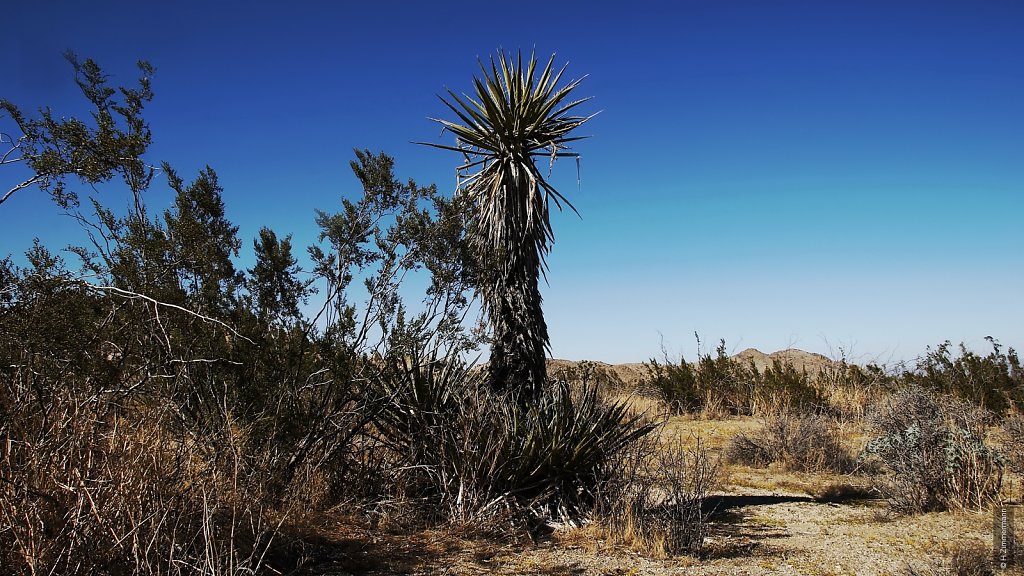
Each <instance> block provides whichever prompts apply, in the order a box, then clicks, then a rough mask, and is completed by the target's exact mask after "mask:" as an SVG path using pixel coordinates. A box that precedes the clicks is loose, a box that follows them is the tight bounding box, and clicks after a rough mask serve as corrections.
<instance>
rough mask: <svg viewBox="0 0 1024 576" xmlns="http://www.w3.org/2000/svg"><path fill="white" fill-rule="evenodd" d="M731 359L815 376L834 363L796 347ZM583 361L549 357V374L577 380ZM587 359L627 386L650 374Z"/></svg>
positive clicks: (754, 351)
mask: <svg viewBox="0 0 1024 576" xmlns="http://www.w3.org/2000/svg"><path fill="white" fill-rule="evenodd" d="M732 358H733V359H734V360H738V361H740V362H742V363H743V364H744V365H746V364H748V363H750V362H753V363H754V366H755V367H757V369H758V370H760V371H764V369H765V368H766V367H768V366H771V365H772V362H773V361H774V360H779V361H781V362H782V363H783V364H785V363H787V362H789V363H791V364H792V365H793V366H794V367H795V368H796V369H797V370H806V371H807V373H808V374H811V375H816V374H817V373H818V371H819V370H821V369H822V368H824V367H826V366H830V365H832V364H833V362H832V360H830V359H829V358H828V357H827V356H823V355H821V354H817V353H814V352H805V351H803V350H798V349H796V348H788V349H786V350H779V351H778V352H772V353H771V354H765V353H764V352H761V351H760V350H758V349H756V348H747V349H746V350H744V351H742V352H739V353H738V354H735V355H733V356H732ZM583 362H584V361H577V360H559V359H551V360H548V375H549V376H551V377H552V378H558V379H562V378H570V379H575V377H570V376H569V374H570V371H572V372H576V371H577V370H578V369H579V368H580V364H582V363H583ZM587 362H589V364H590V366H591V367H593V368H594V369H596V370H598V371H601V372H604V373H605V374H608V375H610V376H611V377H612V378H613V379H616V380H619V381H620V382H621V383H622V384H625V385H626V386H635V385H636V384H637V383H639V382H640V380H641V379H642V378H643V377H644V376H645V375H646V374H647V370H646V369H645V368H644V365H643V364H637V363H632V364H607V363H605V362H598V361H587Z"/></svg>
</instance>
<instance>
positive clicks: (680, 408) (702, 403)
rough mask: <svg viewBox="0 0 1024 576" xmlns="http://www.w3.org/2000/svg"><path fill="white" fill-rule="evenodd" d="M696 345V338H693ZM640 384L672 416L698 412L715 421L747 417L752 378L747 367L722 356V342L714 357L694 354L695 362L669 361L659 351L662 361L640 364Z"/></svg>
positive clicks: (751, 391)
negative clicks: (641, 368) (662, 404)
mask: <svg viewBox="0 0 1024 576" xmlns="http://www.w3.org/2000/svg"><path fill="white" fill-rule="evenodd" d="M697 342H698V346H699V343H700V339H699V338H698V339H697ZM644 367H645V369H646V372H647V376H646V377H645V378H644V380H643V385H644V386H645V387H646V388H648V389H649V390H652V391H653V392H654V393H655V394H657V395H658V397H659V398H660V399H661V400H662V402H664V403H665V405H666V406H667V407H668V408H669V410H671V411H672V412H673V413H676V414H684V413H702V414H704V415H705V416H707V417H710V418H715V417H720V416H725V415H728V414H748V413H749V412H750V405H751V398H752V397H753V390H754V388H753V378H752V375H751V373H750V370H749V368H748V367H747V366H745V365H744V364H742V363H741V362H738V361H736V360H733V359H732V358H730V357H729V355H728V354H727V353H726V348H725V340H721V341H719V345H718V347H717V348H716V349H715V354H714V355H713V356H712V355H711V354H710V353H705V354H700V355H698V359H697V362H696V363H690V362H687V361H686V359H685V358H683V357H680V358H679V360H678V361H673V360H672V359H670V358H669V357H668V353H667V352H666V351H665V350H662V361H661V362H658V361H657V360H656V359H653V358H652V359H651V361H650V362H647V363H645V364H644Z"/></svg>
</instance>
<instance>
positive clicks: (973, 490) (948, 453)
mask: <svg viewBox="0 0 1024 576" xmlns="http://www.w3.org/2000/svg"><path fill="white" fill-rule="evenodd" d="M990 422H991V413H989V412H987V411H985V410H983V409H980V408H978V407H976V406H973V405H972V404H970V403H968V402H966V401H964V400H959V399H956V398H952V397H950V396H947V395H940V394H937V393H934V392H930V391H928V390H924V389H922V388H918V387H911V388H907V389H905V390H902V391H900V392H898V393H896V394H894V395H893V396H892V397H891V398H889V399H888V400H885V401H883V402H881V403H879V404H878V405H876V406H875V407H874V408H873V409H872V410H871V412H870V413H869V415H868V419H867V423H868V428H869V430H870V432H871V433H872V435H873V436H874V438H873V439H872V440H871V441H869V442H868V444H867V447H866V448H865V452H864V457H868V456H872V455H873V456H876V457H878V458H879V459H880V460H881V461H882V463H883V464H884V465H885V466H886V467H887V468H888V469H889V471H890V473H891V475H892V477H891V481H890V483H889V485H888V487H887V488H886V492H887V496H888V498H889V501H890V503H891V505H892V507H893V508H894V509H895V510H897V511H901V512H926V511H932V510H946V509H950V508H981V507H984V506H985V505H987V504H988V503H989V502H990V501H991V500H992V498H993V497H995V496H996V495H997V494H998V492H999V488H1000V486H1001V483H1002V473H1003V460H1002V457H1001V456H1000V455H999V454H998V453H996V452H995V451H994V450H993V449H992V448H990V447H989V446H988V445H986V443H985V441H984V438H985V428H986V426H987V425H988V424H989V423H990Z"/></svg>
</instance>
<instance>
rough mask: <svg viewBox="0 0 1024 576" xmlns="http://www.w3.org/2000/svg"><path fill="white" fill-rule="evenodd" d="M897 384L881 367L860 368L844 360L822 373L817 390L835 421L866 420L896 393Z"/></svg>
mask: <svg viewBox="0 0 1024 576" xmlns="http://www.w3.org/2000/svg"><path fill="white" fill-rule="evenodd" d="M895 380H896V378H895V376H893V375H892V374H890V373H889V372H887V370H886V369H885V368H884V367H882V366H879V365H878V364H868V365H866V366H859V365H857V364H851V363H848V362H847V361H846V359H845V358H843V359H840V360H839V361H837V362H834V363H832V364H830V365H827V366H825V367H823V368H822V369H821V370H819V372H818V375H817V377H816V382H815V386H816V388H817V389H818V391H819V394H820V396H821V398H822V400H823V401H824V403H825V404H827V405H828V407H829V410H830V411H831V412H832V413H833V414H835V415H836V417H838V418H841V419H843V420H863V419H864V416H865V414H866V413H867V411H868V408H869V407H870V406H871V405H873V404H875V403H877V402H879V401H880V400H881V399H882V397H883V396H884V395H885V394H888V393H890V392H891V391H892V390H893V387H894V385H895Z"/></svg>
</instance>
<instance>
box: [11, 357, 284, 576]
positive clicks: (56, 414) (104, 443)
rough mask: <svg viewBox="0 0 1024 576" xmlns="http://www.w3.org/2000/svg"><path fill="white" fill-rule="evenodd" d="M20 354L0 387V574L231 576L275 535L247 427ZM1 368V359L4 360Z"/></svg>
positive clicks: (250, 564) (258, 556) (256, 561)
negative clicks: (188, 420) (210, 423)
mask: <svg viewBox="0 0 1024 576" xmlns="http://www.w3.org/2000/svg"><path fill="white" fill-rule="evenodd" d="M15 358H16V359H20V362H17V363H15V364H13V365H10V366H9V368H8V369H5V370H4V371H3V374H2V382H0V412H2V414H3V418H0V445H3V446H4V447H5V449H4V454H3V458H2V460H0V525H3V526H4V528H3V530H0V574H22V573H30V574H38V573H47V574H125V573H135V574H185V573H187V574H195V573H199V574H215V573H216V574H221V573H227V574H233V573H241V572H245V571H251V570H257V569H260V568H261V567H262V566H264V564H265V563H264V556H265V554H266V553H267V551H268V549H269V547H270V546H271V544H272V543H273V540H274V538H275V537H276V535H277V528H278V527H279V524H278V523H277V521H276V520H275V517H276V513H275V511H274V510H271V509H270V508H269V507H267V506H266V504H265V503H266V502H268V501H270V500H271V499H269V498H267V495H266V494H265V493H264V492H263V488H262V486H263V482H262V480H263V478H262V476H261V475H260V473H259V470H258V469H254V468H253V467H252V466H250V465H249V463H248V462H247V459H248V457H249V456H251V454H250V452H249V450H248V449H247V433H248V431H247V429H246V427H245V426H239V425H238V423H237V422H234V421H232V419H231V418H230V417H229V416H227V415H225V416H226V417H225V418H224V419H223V420H222V421H221V426H220V427H219V428H218V429H216V430H214V429H210V428H208V429H206V433H200V432H199V431H198V430H194V429H191V430H190V429H187V428H183V427H182V426H181V420H180V416H179V414H180V413H179V411H178V410H177V408H176V407H175V406H174V405H173V404H172V403H169V402H166V401H160V402H154V401H153V399H152V398H142V397H140V396H138V395H137V394H133V393H131V391H128V390H125V389H124V388H123V387H117V388H113V389H109V390H105V389H103V387H102V386H103V385H110V384H113V382H111V381H109V380H106V381H102V380H101V381H100V382H98V383H96V384H97V385H98V386H97V387H96V388H93V387H92V384H93V383H91V382H89V381H88V380H89V379H90V377H95V376H98V374H86V373H83V372H82V371H78V372H76V373H64V374H63V377H62V378H61V379H60V380H57V379H55V378H53V376H55V374H53V373H52V372H51V370H52V369H54V368H55V367H56V364H59V363H60V362H61V360H62V359H60V358H56V359H55V358H52V357H51V358H48V357H45V356H41V355H38V354H37V355H35V357H34V358H26V357H24V356H20V355H15ZM5 364H6V363H5Z"/></svg>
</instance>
